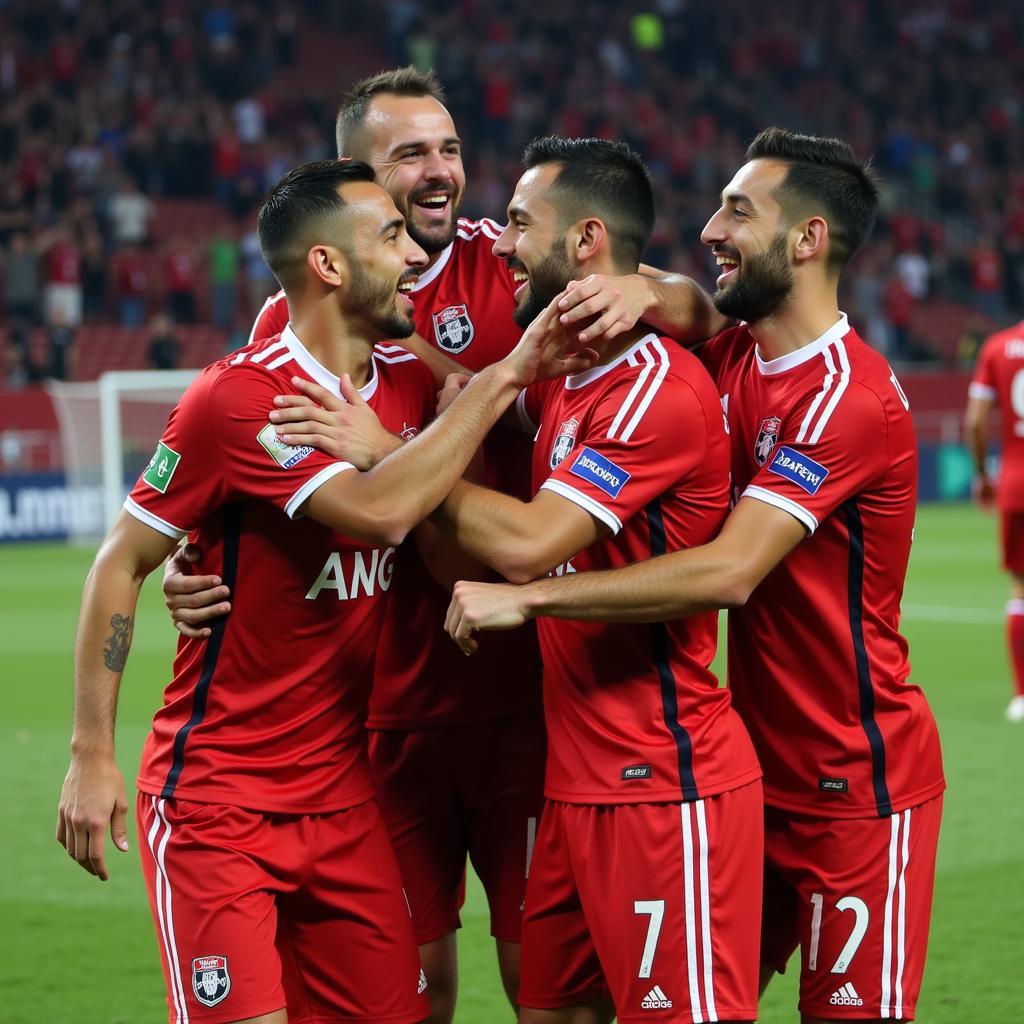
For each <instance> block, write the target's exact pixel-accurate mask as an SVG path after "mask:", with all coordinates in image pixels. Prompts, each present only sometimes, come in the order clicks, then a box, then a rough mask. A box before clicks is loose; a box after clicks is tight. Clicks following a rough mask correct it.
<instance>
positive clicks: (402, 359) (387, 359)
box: [373, 350, 416, 363]
mask: <svg viewBox="0 0 1024 1024" xmlns="http://www.w3.org/2000/svg"><path fill="white" fill-rule="evenodd" d="M399 351H401V350H399ZM373 358H374V359H376V360H377V361H378V362H381V363H407V362H409V360H410V359H415V358H416V357H415V356H414V355H413V354H412V353H411V352H402V354H401V355H400V356H399V355H395V356H386V355H384V353H383V352H380V351H374V353H373Z"/></svg>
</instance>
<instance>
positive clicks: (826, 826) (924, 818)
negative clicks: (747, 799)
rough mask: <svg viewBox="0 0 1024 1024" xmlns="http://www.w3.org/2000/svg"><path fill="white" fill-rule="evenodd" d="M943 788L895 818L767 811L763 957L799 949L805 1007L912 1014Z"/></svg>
mask: <svg viewBox="0 0 1024 1024" xmlns="http://www.w3.org/2000/svg"><path fill="white" fill-rule="evenodd" d="M941 816H942V797H941V796H939V797H935V799H933V800H929V801H928V802H927V803H923V804H921V805H920V806H918V807H913V808H909V809H907V810H904V811H900V812H898V813H897V814H893V815H891V816H890V817H887V818H857V819H838V820H837V819H832V820H819V819H812V818H802V817H798V816H796V815H791V814H789V813H787V812H785V811H780V810H778V809H776V808H772V807H769V808H767V809H766V811H765V888H764V925H763V931H762V946H761V958H762V960H763V962H764V963H765V964H767V965H769V966H770V967H774V968H775V970H777V971H779V972H780V973H781V972H782V970H783V969H784V968H785V966H786V962H787V961H788V960H789V958H790V955H791V954H792V953H793V951H794V950H795V949H796V948H797V946H798V945H799V946H800V948H801V974H800V1011H801V1013H805V1014H807V1015H808V1016H811V1017H823V1018H826V1019H828V1020H832V1019H833V1018H846V1019H849V1020H864V1019H870V1020H876V1019H877V1018H879V1017H881V1018H884V1019H887V1018H892V1019H895V1020H913V1019H914V1009H915V1007H916V1005H917V997H918V993H919V992H920V991H921V975H922V973H923V972H924V958H925V950H926V948H927V945H928V924H929V920H930V918H931V910H932V887H933V884H934V880H935V847H936V844H937V842H938V837H939V819H940V818H941Z"/></svg>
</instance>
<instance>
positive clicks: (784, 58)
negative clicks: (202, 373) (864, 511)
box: [0, 0, 1024, 373]
mask: <svg viewBox="0 0 1024 1024" xmlns="http://www.w3.org/2000/svg"><path fill="white" fill-rule="evenodd" d="M764 10H765V9H764V6H763V4H761V3H759V2H758V0H729V2H728V3H724V4H705V3H698V2H696V0H640V2H627V3H622V2H621V0H618V2H613V0H587V2H583V0H547V2H546V3H544V4H543V5H538V6H537V7H533V6H532V5H509V4H498V3H497V2H489V0H430V2H427V0H383V2H375V0H347V2H346V3H345V4H340V5H321V4H317V3H315V2H313V0H306V2H301V0H297V2H288V0H285V2H282V3H276V4H274V5H266V4H263V3H260V2H257V0H210V2H199V0H157V2H154V3H152V4H141V3H139V2H138V0H35V2H32V0H0V275H2V278H3V293H2V294H3V299H4V302H3V305H4V314H5V315H4V320H5V321H6V324H7V326H8V331H9V334H10V336H11V337H12V338H13V339H15V341H16V344H15V346H14V347H15V348H18V345H17V339H18V337H20V336H21V334H23V333H24V332H25V331H27V330H29V329H31V328H32V326H33V325H36V324H39V323H43V324H45V325H46V326H47V327H48V328H49V329H51V330H52V331H55V332H61V331H64V332H68V331H72V332H73V331H74V329H75V328H76V327H77V326H78V325H79V324H80V323H82V322H83V321H84V322H90V321H93V322H97V321H106V320H111V321H115V322H119V323H121V324H122V325H125V326H129V327H131V326H139V325H142V324H143V323H145V322H146V321H147V320H148V318H149V317H151V316H152V315H153V314H157V313H159V314H166V315H167V316H168V317H170V318H171V320H172V321H173V323H190V322H194V321H195V320H196V319H197V318H198V317H200V316H201V317H203V318H204V319H206V320H209V321H210V322H212V323H214V324H216V325H217V326H218V327H219V328H221V329H222V330H224V331H225V333H226V334H229V333H230V332H232V331H237V330H239V329H241V327H242V325H244V324H247V323H248V322H249V321H250V320H251V317H252V315H253V314H254V313H255V311H256V309H257V308H258V306H259V304H260V302H261V301H262V297H263V296H265V295H266V294H268V293H269V292H270V291H272V290H273V289H274V282H273V280H272V279H271V278H270V277H269V272H268V271H267V270H266V268H265V267H264V266H263V263H262V260H261V259H260V256H259V251H258V246H257V245H256V239H255V234H254V231H253V223H252V221H253V212H254V210H255V208H256V206H257V205H258V203H259V201H260V198H261V196H262V195H263V193H264V191H265V189H266V187H267V186H268V185H269V184H271V183H273V182H274V181H276V180H277V179H278V178H279V177H280V176H281V175H282V174H283V173H284V172H285V171H286V170H287V169H288V168H289V167H291V166H293V165H294V164H296V163H300V162H303V161H306V160H311V159H317V158H320V157H323V156H325V155H328V154H329V153H331V152H332V151H333V113H334V111H333V106H334V102H335V99H336V97H337V95H338V93H339V92H340V90H341V89H342V88H343V87H344V86H345V85H347V84H349V82H350V81H351V80H352V78H353V77H358V75H359V74H362V73H364V71H365V70H371V71H372V70H376V69H377V68H378V67H383V66H394V65H397V64H405V63H415V64H417V65H419V66H423V67H426V66H433V67H435V68H436V69H437V71H438V74H439V76H440V78H441V80H442V81H443V82H444V83H445V86H446V88H447V91H448V98H449V105H450V107H451V109H452V112H453V114H454V116H455V119H456V123H457V125H458V127H459V130H460V133H461V134H462V136H463V139H464V142H465V155H466V163H467V173H468V179H469V188H468V191H467V200H466V212H467V213H470V214H486V215H489V216H493V217H497V218H500V217H501V216H502V211H503V210H504V206H505V203H506V202H507V199H508V190H509V186H510V184H511V183H512V182H513V181H514V180H515V179H516V177H517V175H518V157H519V153H520V152H521V150H522V146H523V144H524V143H525V142H527V141H528V140H529V139H531V138H533V137H535V136H537V135H543V134H548V133H550V132H559V133H562V134H566V135H604V136H612V137H617V138H622V139H625V140H626V141H628V142H630V143H631V144H633V145H634V146H636V148H637V149H639V150H640V151H641V152H642V153H643V154H644V156H645V158H646V159H647V161H648V162H649V165H650V167H651V170H652V174H653V176H654V179H655V183H656V187H657V190H658V195H659V202H660V217H659V222H658V228H657V231H656V235H655V238H654V240H653V242H652V245H651V248H650V250H649V251H648V253H647V256H646V259H647V262H650V263H653V264H655V265H658V266H662V267H666V268H671V269H674V270H680V271H683V272H687V273H691V274H693V275H695V276H697V277H698V278H700V279H702V280H703V281H705V282H708V281H709V273H710V269H711V268H710V264H709V261H708V259H707V257H706V254H705V253H704V251H703V249H702V247H701V246H700V244H699V241H698V239H699V234H700V229H701V227H702V226H703V224H704V222H705V221H706V219H707V217H708V216H709V214H710V213H711V212H713V210H714V209H715V207H716V206H717V195H718V192H719V190H720V189H721V188H722V186H723V185H724V184H725V183H726V182H727V181H728V179H729V177H730V176H731V174H732V171H733V170H734V169H735V168H736V167H737V166H738V165H739V163H741V162H742V155H743V150H744V147H745V144H746V141H747V140H749V139H750V138H751V137H753V135H754V134H756V132H757V131H758V130H759V129H760V128H761V127H763V126H764V125H766V124H769V123H781V124H785V125H787V126H789V127H793V128H796V129H799V130H806V131H810V132H814V133H822V134H839V135H841V136H843V137H844V138H847V139H848V140H849V141H850V142H852V143H853V144H854V146H855V148H856V149H857V150H858V152H860V153H864V154H867V153H873V154H874V157H875V162H876V165H877V167H878V170H879V171H880V172H881V174H882V176H883V178H884V180H885V183H886V187H885V195H884V202H883V210H884V213H883V217H882V219H881V222H880V224H879V226H878V228H877V229H876V231H875V234H874V236H873V239H872V241H871V242H870V244H869V245H868V246H867V247H866V250H865V251H864V252H863V253H861V254H860V255H859V256H858V258H857V263H856V265H855V267H856V269H855V272H854V273H852V274H851V275H849V282H850V284H849V286H848V294H847V295H846V297H845V303H846V308H847V309H848V310H849V312H850V313H851V315H852V316H853V317H854V318H855V321H856V322H857V323H859V324H860V325H861V326H862V328H863V330H864V332H865V333H866V335H867V336H868V337H870V338H871V340H872V341H873V342H874V343H875V344H876V345H878V346H879V347H881V348H883V349H885V350H886V351H888V352H889V353H890V354H891V355H893V356H894V357H895V358H901V359H913V358H928V357H929V356H931V355H932V354H933V353H931V352H930V350H929V348H928V344H927V339H923V338H920V337H916V336H915V334H914V330H913V325H914V322H915V320H914V314H915V311H916V310H917V309H918V308H920V307H921V306H922V304H927V303H929V302H934V301H937V300H940V299H941V300H942V301H950V302H955V303H960V304H963V305H965V306H969V307H971V308H972V309H974V310H975V311H976V313H977V317H976V319H974V320H972V321H971V322H972V324H973V328H972V329H973V330H974V333H976V334H979V335H980V334H983V333H984V328H985V326H986V325H987V324H990V323H994V322H998V321H1001V320H1008V319H1010V318H1011V317H1014V316H1018V317H1019V316H1020V315H1021V312H1022V311H1024V159H1022V157H1024V105H1022V104H1024V81H1022V79H1024V53H1022V50H1024V12H1022V11H1021V10H1020V9H1019V8H1018V7H1016V5H1005V4H999V3H995V2H987V0H978V2H971V0H945V2H938V0H905V2H904V3H901V4H892V3H888V2H884V0H850V2H848V3H843V4H841V5H834V4H813V5H807V4H804V3H798V2H796V0H777V2H776V3H773V4H772V5H771V18H766V17H764ZM311 33H312V34H322V35H324V36H331V35H332V34H333V36H334V37H336V38H342V37H344V38H345V39H346V40H348V41H349V43H350V44H351V43H352V41H353V40H355V41H357V42H358V44H359V47H360V49H361V52H362V53H363V54H364V56H365V55H375V56H378V57H379V60H378V62H377V64H376V65H375V66H372V67H369V68H368V69H360V70H359V72H358V73H352V72H351V71H350V70H347V69H346V67H345V66H344V65H345V62H344V61H338V60H334V61H331V62H330V63H326V64H325V66H323V67H314V68H306V69H305V70H306V72H307V76H306V78H305V79H303V78H301V77H295V71H296V66H297V64H298V63H299V62H300V60H302V59H303V47H302V43H303V40H304V39H305V38H308V37H309V35H310V34H311ZM350 52H351V51H350ZM309 73H312V74H313V75H314V76H316V77H317V79H318V81H319V84H320V86H321V87H320V88H319V89H315V90H314V89H308V90H306V91H305V92H303V91H301V90H300V89H298V88H292V87H283V86H282V82H286V83H293V82H302V81H306V80H308V74H309ZM289 74H291V75H292V77H291V78H289V77H288V76H289ZM167 200H206V201H207V202H208V203H209V204H210V208H211V209H212V210H214V211H215V215H211V216H209V217H208V218H207V217H205V216H203V217H201V218H200V219H199V221H198V222H196V221H195V220H193V221H189V222H188V223H178V222H176V221H175V219H174V218H170V219H168V218H167V217H164V218H161V216H160V211H161V209H162V204H164V203H165V201H167ZM214 204H216V205H214ZM154 273H158V274H159V276H160V280H161V287H160V288H159V289H158V290H157V289H154V286H153V281H152V278H153V275H154ZM154 295H158V297H157V298H156V299H154ZM200 295H201V296H202V306H201V308H200V305H199V304H198V297H199V296H200ZM160 329H161V330H163V328H160ZM19 332H21V333H19ZM10 347H11V346H8V348H10ZM57 347H59V346H57ZM54 351H56V349H54ZM964 355H965V358H969V355H970V353H965V354H964ZM13 358H14V361H15V363H17V361H18V358H19V357H18V356H17V355H15V357H13ZM59 362H60V360H59V359H57V357H55V364H54V366H52V367H50V368H49V371H50V372H53V373H57V372H60V371H62V370H63V372H65V373H66V372H67V366H66V365H64V366H63V367H62V366H61V365H59ZM65 364H66V360H65ZM14 369H15V370H16V371H17V369H18V367H17V366H15V367H14ZM21 370H22V371H23V372H24V371H25V370H26V368H25V367H21Z"/></svg>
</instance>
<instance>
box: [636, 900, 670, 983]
mask: <svg viewBox="0 0 1024 1024" xmlns="http://www.w3.org/2000/svg"><path fill="white" fill-rule="evenodd" d="M633 913H634V914H648V915H649V916H650V921H649V922H648V923H647V938H646V940H645V941H644V952H643V956H642V957H641V958H640V973H639V974H638V975H637V977H638V978H649V977H650V976H651V968H652V967H653V966H654V954H655V952H656V951H657V949H658V936H659V935H660V934H661V923H662V921H664V920H665V901H664V900H633Z"/></svg>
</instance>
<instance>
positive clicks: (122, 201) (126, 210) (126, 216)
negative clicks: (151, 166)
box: [107, 174, 155, 245]
mask: <svg viewBox="0 0 1024 1024" xmlns="http://www.w3.org/2000/svg"><path fill="white" fill-rule="evenodd" d="M154 209H155V207H154V206H153V201H152V200H151V199H149V198H147V197H146V196H144V195H143V194H142V193H141V192H140V191H139V186H138V185H137V184H136V183H135V179H134V178H133V177H132V176H131V175H130V174H124V175H122V176H121V182H120V186H119V188H118V190H117V191H116V192H115V193H114V195H113V196H112V197H111V199H110V204H109V205H108V207H107V215H108V217H109V218H110V229H111V234H112V235H113V239H114V244H115V245H144V244H145V243H146V242H148V241H149V221H150V219H151V218H152V216H153V212H154Z"/></svg>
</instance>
